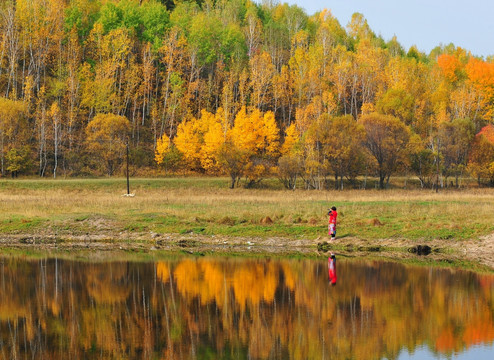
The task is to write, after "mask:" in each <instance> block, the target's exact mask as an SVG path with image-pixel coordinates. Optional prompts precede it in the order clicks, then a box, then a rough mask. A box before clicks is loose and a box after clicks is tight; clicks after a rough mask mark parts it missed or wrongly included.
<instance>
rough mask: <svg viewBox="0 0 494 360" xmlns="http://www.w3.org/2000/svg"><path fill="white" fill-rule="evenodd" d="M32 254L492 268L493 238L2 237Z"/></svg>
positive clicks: (0, 241) (0, 243)
mask: <svg viewBox="0 0 494 360" xmlns="http://www.w3.org/2000/svg"><path fill="white" fill-rule="evenodd" d="M418 245H421V246H427V247H429V248H430V252H428V253H427V255H418V253H417V251H416V249H417V247H418ZM2 248H3V249H9V248H10V249H24V250H28V249H32V250H41V251H43V250H46V251H53V250H64V251H70V250H95V251H109V250H121V251H144V252H148V251H149V252H152V251H157V250H167V251H185V252H190V253H203V252H218V253H244V254H266V255H270V254H276V255H284V254H292V255H293V254H301V255H308V254H320V255H323V254H324V253H325V252H327V251H333V252H336V253H340V254H344V255H346V256H350V257H361V256H366V255H368V254H372V255H373V256H382V257H390V258H395V259H412V258H415V259H417V258H420V259H423V260H427V261H430V260H446V261H455V262H456V261H468V262H473V263H478V264H481V265H484V266H486V267H489V268H491V269H493V270H494V234H491V235H488V236H485V237H482V238H480V239H477V240H467V241H461V242H460V241H454V240H432V241H427V242H425V241H424V242H420V241H411V240H404V239H381V240H372V241H367V240H362V239H356V238H350V237H346V238H343V239H337V240H336V241H333V242H331V241H329V239H328V238H318V239H315V240H309V239H287V238H280V237H266V238H247V237H226V236H214V235H213V236H205V235H197V234H184V235H179V234H158V233H152V232H151V233H135V232H121V233H118V234H114V233H98V234H85V235H64V236H59V235H53V234H37V235H32V234H15V235H0V251H1V249H2Z"/></svg>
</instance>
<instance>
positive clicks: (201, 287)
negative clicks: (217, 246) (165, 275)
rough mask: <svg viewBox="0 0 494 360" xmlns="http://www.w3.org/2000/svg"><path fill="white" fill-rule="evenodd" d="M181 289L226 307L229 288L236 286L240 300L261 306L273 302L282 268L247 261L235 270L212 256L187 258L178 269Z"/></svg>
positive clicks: (241, 305) (176, 271) (186, 293)
mask: <svg viewBox="0 0 494 360" xmlns="http://www.w3.org/2000/svg"><path fill="white" fill-rule="evenodd" d="M173 274H174V278H175V281H176V283H177V289H178V291H179V292H180V293H181V294H183V295H184V296H185V297H186V298H189V299H192V298H194V297H199V298H200V299H201V304H207V303H208V302H210V301H213V300H214V301H215V302H216V304H217V306H218V307H220V308H221V307H223V304H224V301H225V292H229V291H230V290H233V294H234V298H235V301H236V303H237V304H238V305H239V306H240V307H241V309H245V307H246V305H247V304H249V305H251V306H257V305H258V304H259V303H260V302H261V301H265V302H268V303H270V302H272V301H273V300H274V294H275V291H276V288H277V286H278V278H279V274H280V269H279V268H275V265H274V264H273V263H267V264H263V263H260V262H257V263H256V262H252V261H250V262H247V263H245V264H244V263H242V264H238V266H236V267H235V268H234V269H233V270H232V269H231V268H230V267H228V268H227V267H225V266H223V267H220V266H219V264H218V263H217V262H213V261H211V260H198V261H192V260H184V261H182V262H181V263H180V264H178V265H177V266H176V268H175V270H174V273H173Z"/></svg>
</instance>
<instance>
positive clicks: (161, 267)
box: [156, 261, 170, 283]
mask: <svg viewBox="0 0 494 360" xmlns="http://www.w3.org/2000/svg"><path fill="white" fill-rule="evenodd" d="M156 276H157V277H158V279H160V280H161V281H162V282H164V283H166V282H168V281H170V267H169V266H168V264H167V263H165V262H163V261H158V262H157V263H156Z"/></svg>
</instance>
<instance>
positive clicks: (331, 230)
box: [328, 206, 338, 240]
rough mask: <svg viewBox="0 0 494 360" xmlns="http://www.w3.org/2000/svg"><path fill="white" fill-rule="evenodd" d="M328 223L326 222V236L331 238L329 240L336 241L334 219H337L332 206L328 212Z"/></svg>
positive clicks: (334, 208) (336, 213)
mask: <svg viewBox="0 0 494 360" xmlns="http://www.w3.org/2000/svg"><path fill="white" fill-rule="evenodd" d="M328 215H329V221H328V235H330V236H331V240H334V239H336V219H337V217H338V212H337V211H336V207H335V206H333V207H332V208H331V209H330V210H329V212H328Z"/></svg>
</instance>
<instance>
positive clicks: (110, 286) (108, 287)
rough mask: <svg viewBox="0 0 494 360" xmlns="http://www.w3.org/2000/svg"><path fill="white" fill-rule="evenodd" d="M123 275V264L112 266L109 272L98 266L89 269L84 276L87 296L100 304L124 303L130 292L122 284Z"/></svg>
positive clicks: (124, 271) (124, 269)
mask: <svg viewBox="0 0 494 360" xmlns="http://www.w3.org/2000/svg"><path fill="white" fill-rule="evenodd" d="M125 273H126V268H125V264H112V265H111V267H110V270H108V269H106V268H103V267H100V266H98V267H91V268H90V269H89V270H88V272H87V275H86V276H87V277H86V284H87V290H88V293H89V295H91V297H93V298H94V300H96V301H97V302H98V303H102V304H114V303H119V302H123V301H125V299H127V296H128V295H129V291H130V289H129V287H128V286H127V285H126V284H124V283H122V280H123V279H124V278H125Z"/></svg>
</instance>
